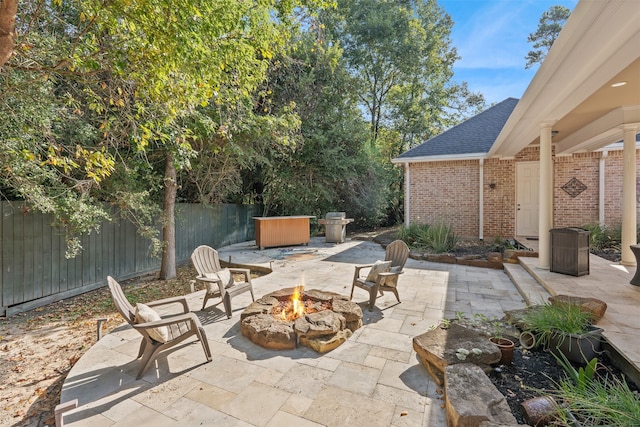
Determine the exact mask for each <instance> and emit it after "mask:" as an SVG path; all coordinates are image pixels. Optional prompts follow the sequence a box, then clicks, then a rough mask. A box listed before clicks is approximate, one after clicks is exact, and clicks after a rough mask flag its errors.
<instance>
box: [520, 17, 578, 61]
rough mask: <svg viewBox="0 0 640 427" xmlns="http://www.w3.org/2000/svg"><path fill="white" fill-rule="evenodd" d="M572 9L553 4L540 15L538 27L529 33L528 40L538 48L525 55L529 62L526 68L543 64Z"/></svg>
mask: <svg viewBox="0 0 640 427" xmlns="http://www.w3.org/2000/svg"><path fill="white" fill-rule="evenodd" d="M569 15H571V11H570V10H569V9H568V8H566V7H564V6H551V7H550V8H549V9H548V10H547V11H545V12H544V13H543V14H542V16H541V17H540V21H539V23H538V29H537V30H536V32H535V33H531V34H529V37H528V38H527V41H528V42H529V43H533V47H534V49H536V50H531V51H529V53H528V54H527V56H526V57H525V59H526V60H527V63H526V64H525V68H531V67H532V66H534V65H535V64H542V61H544V58H546V56H547V53H548V52H549V49H551V46H552V45H553V43H554V42H555V41H556V39H557V38H558V34H560V31H561V30H562V27H564V24H565V23H566V22H567V19H569Z"/></svg>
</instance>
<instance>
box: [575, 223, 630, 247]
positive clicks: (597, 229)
mask: <svg viewBox="0 0 640 427" xmlns="http://www.w3.org/2000/svg"><path fill="white" fill-rule="evenodd" d="M582 228H584V229H585V230H589V247H590V248H592V249H596V250H603V249H611V248H615V249H620V247H621V244H622V227H621V225H620V224H618V225H614V226H605V225H601V224H598V223H591V224H585V225H583V226H582Z"/></svg>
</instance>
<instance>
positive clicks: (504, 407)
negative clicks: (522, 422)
mask: <svg viewBox="0 0 640 427" xmlns="http://www.w3.org/2000/svg"><path fill="white" fill-rule="evenodd" d="M445 390H446V401H445V406H446V411H447V425H448V426H450V427H476V426H480V424H481V423H482V422H487V421H490V422H492V423H495V424H497V425H517V424H518V422H517V421H516V419H515V417H514V416H513V414H512V413H511V409H510V408H509V405H508V404H507V401H506V399H505V397H504V396H503V395H502V393H500V391H498V389H497V388H496V387H495V386H494V385H493V383H492V382H491V380H490V379H489V378H488V377H487V375H486V374H485V373H484V371H483V370H482V369H481V368H480V367H478V366H476V365H474V364H471V363H459V364H455V365H451V366H447V367H446V369H445Z"/></svg>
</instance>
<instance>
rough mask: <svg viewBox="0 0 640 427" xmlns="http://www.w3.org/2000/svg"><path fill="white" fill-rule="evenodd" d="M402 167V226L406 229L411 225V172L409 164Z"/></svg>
mask: <svg viewBox="0 0 640 427" xmlns="http://www.w3.org/2000/svg"><path fill="white" fill-rule="evenodd" d="M404 165H405V167H404V225H405V227H408V226H409V225H411V224H410V222H411V196H410V194H411V172H410V168H409V162H407V163H404Z"/></svg>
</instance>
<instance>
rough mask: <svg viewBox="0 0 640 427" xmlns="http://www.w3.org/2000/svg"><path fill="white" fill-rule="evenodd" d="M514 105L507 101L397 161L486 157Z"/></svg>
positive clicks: (426, 142)
mask: <svg viewBox="0 0 640 427" xmlns="http://www.w3.org/2000/svg"><path fill="white" fill-rule="evenodd" d="M517 103H518V99H516V98H507V99H505V100H504V101H502V102H500V103H498V104H496V105H494V106H492V107H491V108H489V109H487V110H484V111H483V112H482V113H480V114H478V115H476V116H473V117H471V118H470V119H467V120H466V121H464V122H462V123H460V124H459V125H457V126H454V127H452V128H451V129H449V130H446V131H445V132H443V133H441V134H440V135H437V136H434V137H433V138H431V139H429V140H428V141H425V142H423V143H422V144H420V145H418V146H417V147H414V148H412V149H411V150H409V151H405V152H404V153H402V154H400V155H399V156H398V157H397V158H396V159H398V160H409V159H411V158H416V157H429V156H452V157H455V156H456V155H462V154H471V153H487V152H489V149H490V148H491V146H492V145H493V143H494V142H495V140H496V138H497V137H498V134H499V133H500V131H501V130H502V127H503V126H504V124H505V123H506V121H507V119H508V118H509V116H510V115H511V112H512V111H513V109H514V108H515V107H516V104H517Z"/></svg>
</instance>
